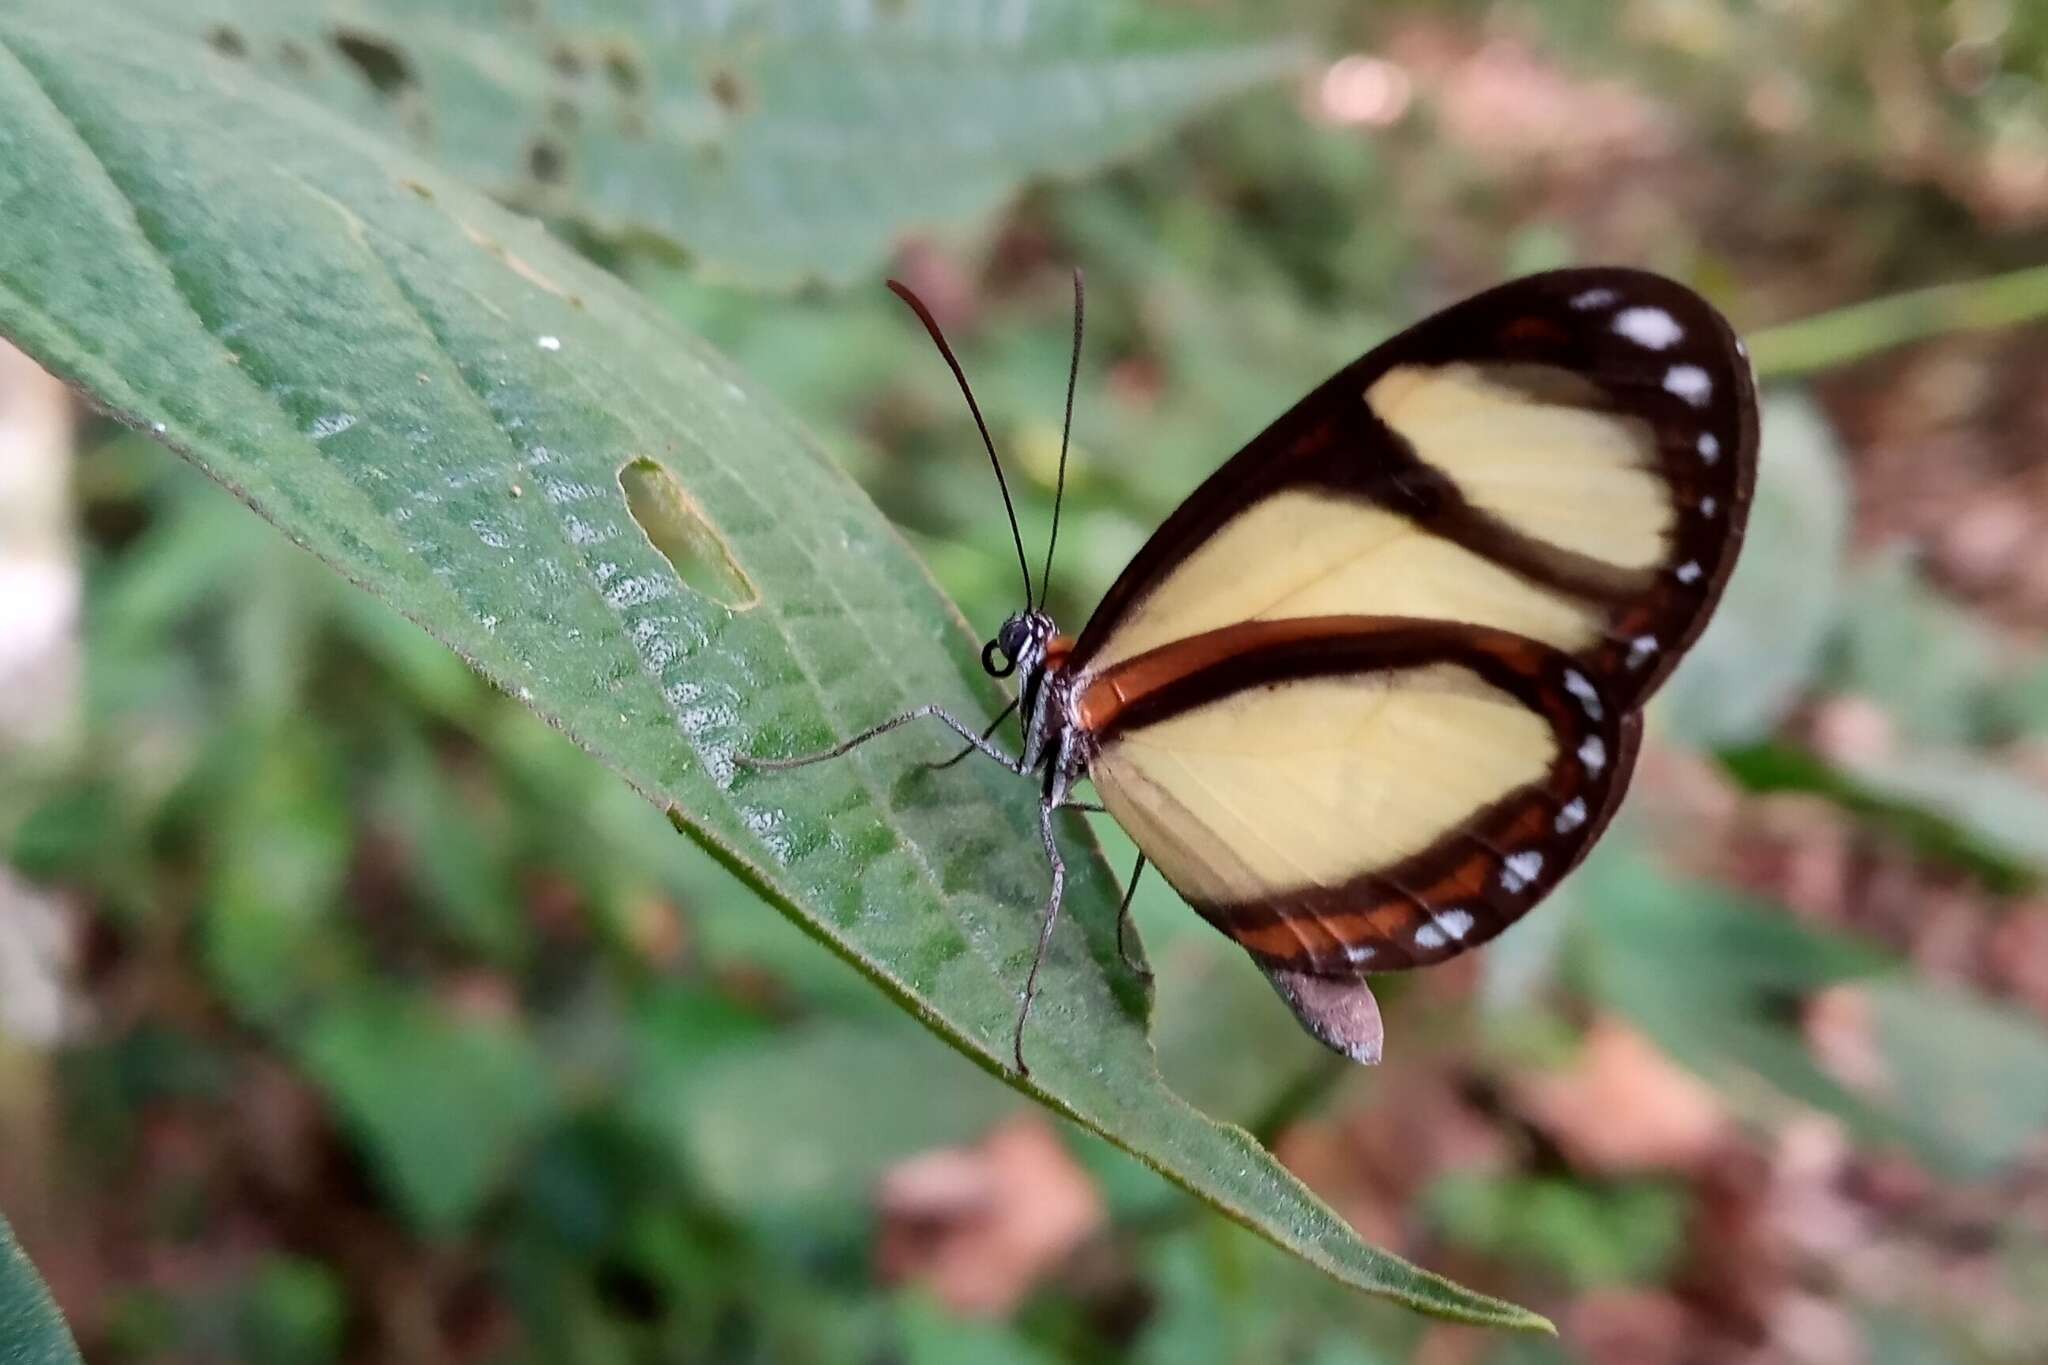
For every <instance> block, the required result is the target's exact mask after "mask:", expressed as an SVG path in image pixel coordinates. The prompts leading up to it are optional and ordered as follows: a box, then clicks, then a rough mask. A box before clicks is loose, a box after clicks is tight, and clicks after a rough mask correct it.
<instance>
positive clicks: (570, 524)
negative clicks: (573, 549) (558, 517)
mask: <svg viewBox="0 0 2048 1365" xmlns="http://www.w3.org/2000/svg"><path fill="white" fill-rule="evenodd" d="M562 529H563V530H565V531H567V532H568V533H569V543H570V544H571V545H601V544H603V543H604V542H605V541H607V540H610V539H611V538H612V531H613V528H611V527H609V526H592V525H591V524H590V523H589V522H587V521H584V520H582V519H581V518H578V517H563V518H562Z"/></svg>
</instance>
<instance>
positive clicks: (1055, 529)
mask: <svg viewBox="0 0 2048 1365" xmlns="http://www.w3.org/2000/svg"><path fill="white" fill-rule="evenodd" d="M1086 297H1087V295H1086V291H1085V290H1084V289H1083V288H1082V286H1081V267H1079V266H1075V267H1074V358H1073V360H1072V362H1071V363H1069V364H1068V366H1067V420H1066V421H1065V422H1064V423H1063V424H1062V425H1061V426H1060V473H1059V479H1058V481H1057V482H1056V483H1055V484H1054V485H1053V492H1052V535H1050V536H1048V537H1047V538H1046V542H1045V572H1044V573H1042V574H1040V575H1039V576H1038V591H1039V593H1040V597H1039V602H1038V606H1039V610H1041V611H1043V610H1044V609H1045V604H1046V601H1047V600H1048V599H1050V598H1051V597H1052V552H1053V549H1054V547H1055V546H1057V545H1058V544H1059V543H1060V504H1061V503H1062V502H1065V501H1066V498H1067V442H1068V440H1069V439H1070V438H1071V437H1072V436H1073V434H1074V385H1075V383H1076V382H1077V381H1078V380H1079V379H1080V378H1081V320H1082V318H1083V316H1084V315H1085V314H1086V312H1087V308H1086Z"/></svg>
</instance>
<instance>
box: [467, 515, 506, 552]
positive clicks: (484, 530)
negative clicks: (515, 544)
mask: <svg viewBox="0 0 2048 1365" xmlns="http://www.w3.org/2000/svg"><path fill="white" fill-rule="evenodd" d="M469 529H470V530H472V531H474V532H476V538H477V539H478V540H481V541H482V542H483V543H484V544H486V545H488V546H490V547H491V548H492V549H493V550H504V549H509V548H510V547H511V545H512V541H511V539H510V538H509V537H508V536H506V534H505V533H504V532H503V531H500V530H499V529H498V528H497V527H495V526H493V525H491V524H490V523H489V522H487V521H472V522H471V523H470V524H469Z"/></svg>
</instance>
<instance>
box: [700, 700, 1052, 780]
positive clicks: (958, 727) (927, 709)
mask: <svg viewBox="0 0 2048 1365" xmlns="http://www.w3.org/2000/svg"><path fill="white" fill-rule="evenodd" d="M927 716H930V717H931V718H932V719H934V720H939V721H943V722H945V723H946V724H947V725H948V726H950V727H951V728H952V730H953V733H954V734H956V735H958V736H960V738H962V739H964V740H966V741H967V742H968V744H969V745H971V746H972V747H974V748H976V749H979V750H981V752H982V753H984V754H986V755H988V756H989V757H990V758H992V759H994V760H995V761H996V762H998V763H1000V764H1002V765H1003V766H1004V767H1005V768H1008V769H1009V770H1010V771H1011V772H1013V773H1021V772H1023V771H1024V770H1025V769H1024V763H1023V760H1021V759H1015V758H1011V757H1010V756H1009V755H1008V754H1006V753H1004V752H1003V751H1002V750H1001V749H998V748H997V747H996V746H995V745H993V744H991V743H990V742H989V741H988V740H987V739H985V738H984V737H982V736H980V735H977V734H976V733H974V731H973V730H971V729H969V728H968V727H967V725H966V723H965V722H964V721H961V720H959V719H957V718H956V717H954V716H953V715H952V714H951V713H950V712H948V711H947V710H945V709H944V708H943V707H940V706H937V705H934V704H926V705H924V706H920V707H917V708H916V709H914V710H910V711H905V712H904V713H903V714H902V715H900V716H891V717H890V718H889V719H887V720H885V721H883V722H882V723H881V724H880V725H871V726H869V727H868V728H867V729H865V730H863V731H861V732H860V733H859V734H857V735H855V736H854V737H853V738H851V739H849V740H846V741H844V742H843V743H840V744H835V745H833V746H832V747H831V748H829V749H825V750H822V751H820V752H818V753H815V754H805V755H803V756H802V757H800V758H755V757H753V756H752V755H751V754H734V755H733V756H732V761H733V762H735V763H737V764H739V765H740V766H741V767H743V768H759V769H762V770H764V771H766V772H786V771H788V770H789V769H791V768H802V767H806V766H808V765H810V764H812V763H823V762H824V761H825V760H826V759H828V758H839V757H842V756H844V755H846V754H849V753H852V752H853V751H854V750H855V749H858V748H859V747H860V746H861V745H863V744H865V743H867V742H868V741H869V740H871V739H879V738H880V737H881V736H883V735H886V734H888V733H889V732H890V731H891V730H894V729H896V728H897V727H898V726H900V725H908V724H910V722H912V721H914V720H923V719H924V718H925V717H927Z"/></svg>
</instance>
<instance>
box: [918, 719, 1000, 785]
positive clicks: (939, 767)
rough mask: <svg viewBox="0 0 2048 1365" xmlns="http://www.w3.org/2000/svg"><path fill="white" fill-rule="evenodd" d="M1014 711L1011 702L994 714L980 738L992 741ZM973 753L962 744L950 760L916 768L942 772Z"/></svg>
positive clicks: (969, 745) (972, 748)
mask: <svg viewBox="0 0 2048 1365" xmlns="http://www.w3.org/2000/svg"><path fill="white" fill-rule="evenodd" d="M1016 709H1017V703H1016V702H1014V701H1013V702H1011V703H1010V704H1009V705H1008V706H1005V707H1004V708H1003V709H1002V710H1000V711H998V712H996V718H995V719H994V720H992V721H990V722H989V723H988V728H987V729H986V730H983V731H982V732H981V737H982V738H983V739H992V738H994V737H995V733H996V731H997V729H999V728H1000V727H1001V726H1002V723H1003V722H1004V721H1006V720H1008V719H1009V718H1010V713H1011V712H1012V711H1014V710H1016ZM973 752H974V745H972V744H963V745H961V746H960V752H959V753H957V754H954V755H953V756H952V757H951V758H949V759H947V760H946V761H945V762H943V763H920V764H918V765H917V766H918V768H919V770H920V771H923V772H928V773H936V772H941V771H943V770H945V769H947V768H950V767H952V766H953V765H954V764H955V763H958V762H959V761H960V760H961V759H963V758H965V757H967V756H968V755H969V754H971V753H973Z"/></svg>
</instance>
